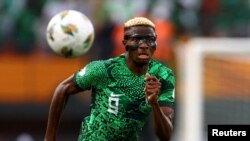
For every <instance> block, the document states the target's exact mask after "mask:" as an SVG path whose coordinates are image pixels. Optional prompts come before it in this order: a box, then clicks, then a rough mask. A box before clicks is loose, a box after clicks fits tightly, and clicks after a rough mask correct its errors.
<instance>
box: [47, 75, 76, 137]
mask: <svg viewBox="0 0 250 141" xmlns="http://www.w3.org/2000/svg"><path fill="white" fill-rule="evenodd" d="M77 92H79V90H78V89H77V88H75V86H74V83H73V75H72V76H70V77H69V78H67V79H66V80H64V81H63V82H61V83H60V84H59V85H58V86H57V88H56V90H55V92H54V95H53V98H52V101H51V105H50V110H49V116H48V123H47V129H46V134H45V139H44V141H55V140H56V132H57V128H58V125H59V121H60V118H61V115H62V113H63V111H64V108H65V106H66V103H67V100H68V98H69V96H70V95H72V94H75V93H77Z"/></svg>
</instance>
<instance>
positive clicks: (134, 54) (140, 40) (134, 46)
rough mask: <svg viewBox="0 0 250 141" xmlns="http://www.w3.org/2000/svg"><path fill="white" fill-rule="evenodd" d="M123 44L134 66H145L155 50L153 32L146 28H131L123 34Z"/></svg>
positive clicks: (150, 28) (151, 29)
mask: <svg viewBox="0 0 250 141" xmlns="http://www.w3.org/2000/svg"><path fill="white" fill-rule="evenodd" d="M123 44H124V46H125V48H126V50H127V52H128V56H129V57H130V59H131V60H132V61H133V62H134V63H135V64H137V65H146V64H148V62H149V60H150V59H151V57H152V55H153V53H154V51H155V49H156V34H155V31H154V29H153V28H152V27H148V26H135V27H131V28H130V29H128V30H126V31H125V33H124V40H123Z"/></svg>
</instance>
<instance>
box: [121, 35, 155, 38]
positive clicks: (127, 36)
mask: <svg viewBox="0 0 250 141" xmlns="http://www.w3.org/2000/svg"><path fill="white" fill-rule="evenodd" d="M129 37H156V35H154V34H143V35H142V34H125V35H124V38H129Z"/></svg>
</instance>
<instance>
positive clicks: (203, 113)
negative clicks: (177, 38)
mask: <svg viewBox="0 0 250 141" xmlns="http://www.w3.org/2000/svg"><path fill="white" fill-rule="evenodd" d="M176 53H177V58H178V59H177V61H178V73H177V88H178V90H179V91H178V93H177V109H176V112H177V114H176V118H177V119H176V125H175V127H176V130H175V133H174V138H173V140H174V141H206V140H207V126H208V125H217V124H218V125H221V124H226V125H232V124H234V125H235V124H249V123H250V39H247V38H244V39H242V38H194V39H191V40H190V41H188V43H186V44H184V45H182V46H179V47H178V48H177V50H176Z"/></svg>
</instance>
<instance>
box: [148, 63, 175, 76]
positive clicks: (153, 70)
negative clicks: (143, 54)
mask: <svg viewBox="0 0 250 141" xmlns="http://www.w3.org/2000/svg"><path fill="white" fill-rule="evenodd" d="M149 73H150V74H153V75H155V76H158V77H161V78H165V79H166V78H167V77H169V76H174V73H173V71H172V69H170V68H168V67H167V66H165V65H164V64H162V63H160V62H158V61H156V60H151V61H150V63H149Z"/></svg>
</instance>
